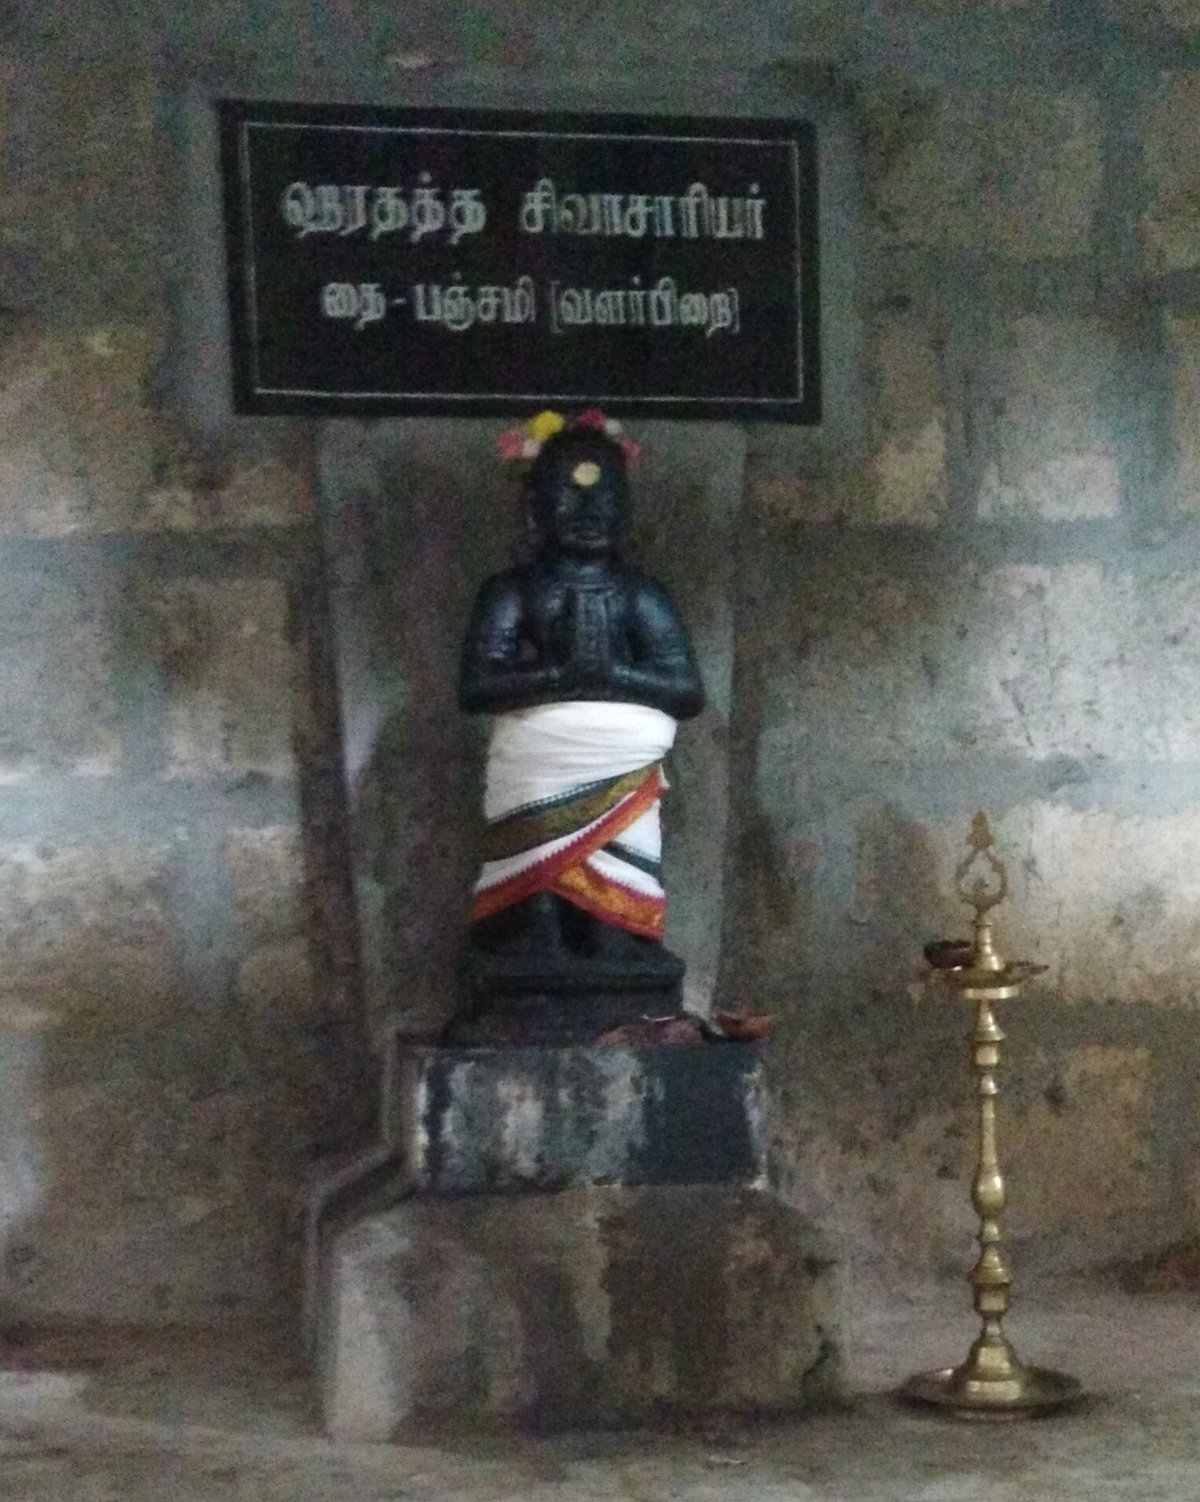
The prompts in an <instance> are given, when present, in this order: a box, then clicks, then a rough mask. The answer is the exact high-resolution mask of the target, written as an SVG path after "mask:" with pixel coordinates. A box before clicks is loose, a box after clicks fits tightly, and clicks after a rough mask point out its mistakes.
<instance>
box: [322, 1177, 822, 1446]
mask: <svg viewBox="0 0 1200 1502" xmlns="http://www.w3.org/2000/svg"><path fill="white" fill-rule="evenodd" d="M833 1279H834V1268H833V1263H832V1261H831V1259H830V1258H829V1256H828V1254H827V1249H826V1247H825V1245H824V1244H823V1242H822V1241H821V1238H820V1237H819V1235H818V1233H816V1232H815V1231H814V1230H813V1228H812V1227H810V1226H808V1225H807V1224H806V1223H805V1222H804V1221H802V1220H801V1219H800V1218H799V1217H798V1216H797V1215H796V1214H795V1213H794V1212H793V1211H791V1210H789V1209H788V1208H787V1207H786V1206H784V1205H782V1204H781V1203H780V1202H779V1201H778V1200H776V1199H774V1198H773V1197H772V1196H771V1195H770V1194H769V1193H768V1192H766V1191H765V1190H761V1189H755V1188H742V1187H733V1186H729V1185H712V1184H707V1185H671V1186H665V1185H642V1186H639V1187H636V1188H609V1187H599V1186H592V1187H586V1188H578V1189H568V1190H563V1191H560V1192H558V1193H553V1194H544V1193H528V1194H524V1195H512V1194H507V1195H489V1194H477V1195H465V1196H455V1197H438V1196H430V1195H417V1196H413V1197H411V1198H409V1199H407V1200H404V1201H403V1202H401V1203H400V1204H398V1205H396V1206H394V1207H393V1208H391V1209H388V1210H385V1211H383V1212H381V1213H378V1214H375V1215H368V1216H366V1217H365V1218H364V1219H361V1220H359V1221H358V1222H357V1223H356V1224H355V1225H353V1226H351V1227H350V1228H348V1229H346V1230H343V1231H342V1232H340V1233H336V1232H335V1233H334V1234H333V1235H332V1236H331V1238H330V1241H329V1244H328V1247H327V1251H326V1254H325V1256H324V1259H323V1266H322V1269H321V1277H320V1287H319V1289H318V1309H317V1311H316V1314H317V1343H318V1365H319V1371H320V1382H321V1398H322V1403H323V1407H324V1418H325V1424H326V1427H327V1430H328V1432H329V1433H330V1435H331V1436H333V1437H334V1438H335V1439H338V1440H342V1441H347V1442H350V1441H353V1442H372V1441H387V1440H391V1439H396V1438H412V1437H416V1436H417V1435H419V1434H420V1433H421V1432H422V1430H428V1429H429V1428H430V1427H436V1426H438V1425H452V1426H454V1427H460V1426H462V1427H468V1428H480V1427H506V1426H508V1427H531V1428H541V1429H550V1428H559V1427H567V1426H572V1425H580V1426H586V1427H590V1428H595V1427H598V1426H600V1427H603V1426H612V1425H619V1424H630V1423H639V1424H640V1423H652V1422H654V1421H656V1420H659V1419H665V1418H670V1417H673V1416H681V1417H682V1416H688V1417H691V1416H701V1415H704V1414H716V1413H752V1412H753V1413H763V1412H797V1411H799V1410H801V1409H803V1408H806V1407H810V1406H812V1405H813V1404H815V1403H818V1402H820V1401H823V1400H827V1399H828V1398H830V1397H831V1396H833V1395H834V1394H835V1392H836V1389H837V1383H838V1376H839V1373H838V1358H837V1350H838V1347H837V1342H836V1332H835V1330H834V1328H833V1318H834V1310H835V1308H836V1298H835V1296H834V1289H833V1286H832V1285H833Z"/></svg>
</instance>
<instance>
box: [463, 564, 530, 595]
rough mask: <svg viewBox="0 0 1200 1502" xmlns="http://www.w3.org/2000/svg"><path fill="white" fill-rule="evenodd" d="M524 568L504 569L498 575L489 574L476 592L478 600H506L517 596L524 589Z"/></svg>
mask: <svg viewBox="0 0 1200 1502" xmlns="http://www.w3.org/2000/svg"><path fill="white" fill-rule="evenodd" d="M527 572H528V570H527V569H524V568H506V569H503V570H501V572H500V573H498V574H489V575H488V576H487V578H486V579H485V580H484V581H483V583H482V584H481V585H480V586H479V588H478V590H477V591H476V598H477V599H479V600H506V599H511V598H512V597H514V596H516V595H519V594H520V593H521V591H522V590H523V589H524V587H525V575H526V574H527Z"/></svg>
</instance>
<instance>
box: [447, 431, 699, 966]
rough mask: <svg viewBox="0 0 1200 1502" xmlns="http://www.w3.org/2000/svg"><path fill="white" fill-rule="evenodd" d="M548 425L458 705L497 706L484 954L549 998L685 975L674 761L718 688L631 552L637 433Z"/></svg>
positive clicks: (465, 666)
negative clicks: (630, 469) (521, 528)
mask: <svg viewBox="0 0 1200 1502" xmlns="http://www.w3.org/2000/svg"><path fill="white" fill-rule="evenodd" d="M539 424H540V425H541V427H542V431H543V432H544V431H545V430H546V428H547V427H552V428H554V429H556V430H555V431H553V432H552V433H551V436H549V437H547V438H546V439H545V441H544V442H543V443H541V444H540V447H537V445H535V444H527V447H526V452H527V453H528V451H529V449H530V448H534V447H537V452H536V457H535V458H534V459H533V464H532V468H531V471H530V474H529V478H528V487H527V493H526V497H525V499H526V505H527V517H528V523H529V528H530V536H529V549H528V551H529V556H528V558H527V559H525V560H524V561H522V562H521V563H519V564H518V566H517V567H515V568H512V569H510V570H508V571H507V572H505V573H501V574H497V575H494V576H493V577H492V578H490V579H488V580H486V581H485V583H484V584H483V586H482V587H481V589H480V590H479V593H478V596H477V598H476V601H475V606H474V609H473V611H472V614H471V618H470V623H469V625H468V627H467V632H466V638H465V641H464V644H463V653H462V666H461V675H460V682H459V702H460V704H461V706H462V708H463V709H465V710H467V711H469V712H472V713H485V714H490V715H493V716H494V717H495V718H494V721H493V726H492V733H491V741H490V745H489V750H488V764H487V787H486V793H485V798H484V814H485V817H486V821H487V831H486V836H485V850H484V864H483V869H482V871H481V873H480V876H479V880H478V882H477V884H476V888H475V894H474V902H473V906H472V910H471V949H472V953H473V956H475V957H476V958H477V960H480V961H481V962H482V965H483V968H484V970H485V971H486V972H487V973H489V974H490V975H492V976H493V978H494V977H495V976H496V975H499V974H507V975H508V976H509V977H510V978H512V977H523V978H524V981H525V983H526V984H528V985H529V986H531V987H533V988H534V989H537V990H539V992H540V993H541V994H543V995H548V994H552V993H553V992H554V991H555V990H556V989H558V990H561V989H568V990H570V989H572V988H574V989H576V990H578V989H580V988H585V987H586V986H587V985H597V984H610V983H612V981H613V979H614V977H618V976H620V977H624V979H625V981H626V982H627V983H629V984H632V983H633V981H635V980H636V978H637V977H638V976H643V977H644V976H646V975H650V974H653V973H655V972H657V973H658V974H659V975H660V976H662V975H664V974H669V976H670V977H671V979H672V980H673V981H674V982H675V983H676V986H677V983H678V980H679V979H680V978H681V976H682V971H683V967H682V964H681V962H680V961H678V960H677V959H676V958H675V956H673V955H670V954H669V953H668V952H667V951H666V950H665V949H664V948H663V946H662V942H661V941H662V934H663V919H664V911H665V897H664V892H663V887H662V883H661V838H660V831H659V817H658V808H659V799H660V798H661V796H662V794H663V792H664V790H665V788H666V780H665V778H664V776H663V771H662V765H661V763H662V760H663V758H664V756H665V755H666V753H667V752H668V751H669V750H670V748H671V745H672V743H673V741H674V737H675V727H676V722H677V721H678V720H681V719H686V718H688V717H689V716H692V715H695V714H697V713H698V712H699V711H700V709H701V708H702V707H703V703H704V689H703V685H702V684H701V681H700V675H699V672H698V670H697V667H696V661H695V658H694V656H693V653H692V649H691V646H690V644H689V642H688V638H687V634H686V633H685V631H684V629H683V626H682V624H681V623H680V620H679V618H678V616H677V614H676V612H675V608H674V606H673V605H672V603H671V599H670V597H669V595H668V594H667V591H666V589H665V588H664V587H663V586H662V585H661V584H660V583H659V582H658V581H657V580H655V579H652V578H651V577H650V576H649V575H647V574H645V573H643V572H642V571H641V570H640V569H638V568H635V567H634V566H633V565H632V564H630V563H628V562H627V561H626V559H625V557H624V548H625V543H626V535H627V531H628V523H629V486H628V481H627V478H626V448H632V447H633V445H631V444H630V441H629V440H627V439H623V440H620V441H618V440H617V438H615V437H614V436H611V434H610V432H609V431H607V430H606V426H607V428H611V427H615V425H614V424H607V425H606V420H605V419H604V418H603V414H599V413H595V414H591V413H589V414H585V415H584V417H583V418H582V419H576V421H575V422H574V423H572V424H569V425H568V424H564V423H562V420H561V419H558V418H557V417H556V416H555V415H554V414H543V416H542V417H541V418H539V419H536V420H535V423H534V424H532V425H531V428H532V429H533V430H534V431H535V432H536V431H537V429H538V425H539ZM623 445H624V447H623ZM631 978H632V979H631Z"/></svg>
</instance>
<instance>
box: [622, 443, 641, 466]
mask: <svg viewBox="0 0 1200 1502" xmlns="http://www.w3.org/2000/svg"><path fill="white" fill-rule="evenodd" d="M617 442H618V443H619V444H620V445H621V452H622V453H623V454H624V455H625V463H626V464H636V463H637V462H638V459H639V458H640V457H641V453H642V446H641V444H640V443H638V441H637V440H636V439H635V438H625V437H620V438H618V439H617Z"/></svg>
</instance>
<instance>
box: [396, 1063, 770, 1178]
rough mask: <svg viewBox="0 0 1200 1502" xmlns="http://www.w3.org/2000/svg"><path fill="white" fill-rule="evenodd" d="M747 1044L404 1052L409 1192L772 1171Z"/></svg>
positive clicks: (400, 1091) (402, 1106)
mask: <svg viewBox="0 0 1200 1502" xmlns="http://www.w3.org/2000/svg"><path fill="white" fill-rule="evenodd" d="M761 1076H762V1059H761V1055H760V1052H759V1050H758V1049H757V1048H756V1047H754V1046H753V1045H751V1044H748V1043H697V1044H695V1045H691V1046H681V1047H668V1048H639V1049H631V1048H427V1047H409V1048H406V1049H404V1050H403V1051H402V1052H401V1053H400V1055H399V1057H398V1062H397V1068H396V1070H395V1086H394V1088H393V1090H392V1091H391V1094H390V1104H391V1110H390V1118H391V1120H392V1121H393V1123H394V1127H395V1132H396V1136H397V1137H398V1139H399V1141H400V1142H401V1143H402V1144H403V1151H404V1157H405V1165H406V1170H407V1187H408V1188H409V1189H412V1190H417V1191H421V1192H425V1193H432V1194H473V1193H479V1192H486V1193H500V1192H503V1191H506V1190H513V1191H527V1190H530V1189H567V1188H571V1187H580V1186H582V1185H584V1184H596V1183H599V1184H605V1183H607V1184H624V1185H631V1184H643V1183H645V1184H696V1183H700V1182H704V1183H724V1184H733V1183H738V1184H748V1183H753V1182H755V1181H756V1180H759V1179H761V1178H763V1177H764V1175H765V1172H766V1161H765V1160H766V1147H765V1142H764V1140H763V1139H764V1131H763V1121H764V1116H765V1104H764V1101H763V1090H762V1078H761Z"/></svg>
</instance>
